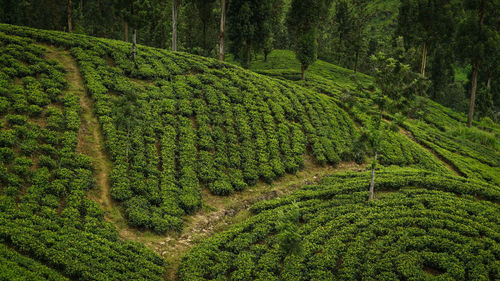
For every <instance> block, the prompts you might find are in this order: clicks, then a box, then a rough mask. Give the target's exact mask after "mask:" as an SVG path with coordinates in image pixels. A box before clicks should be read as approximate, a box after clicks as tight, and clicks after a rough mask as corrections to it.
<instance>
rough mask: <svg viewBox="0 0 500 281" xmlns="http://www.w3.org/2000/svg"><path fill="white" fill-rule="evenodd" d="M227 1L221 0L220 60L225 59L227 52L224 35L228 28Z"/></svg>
mask: <svg viewBox="0 0 500 281" xmlns="http://www.w3.org/2000/svg"><path fill="white" fill-rule="evenodd" d="M226 1H227V0H220V33H219V60H221V61H224V60H225V58H226V54H225V53H224V37H225V35H226V34H225V30H226Z"/></svg>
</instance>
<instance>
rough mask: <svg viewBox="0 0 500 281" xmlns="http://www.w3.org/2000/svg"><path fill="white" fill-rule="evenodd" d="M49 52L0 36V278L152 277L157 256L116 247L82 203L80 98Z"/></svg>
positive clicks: (93, 208)
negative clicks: (78, 146) (78, 148)
mask: <svg viewBox="0 0 500 281" xmlns="http://www.w3.org/2000/svg"><path fill="white" fill-rule="evenodd" d="M49 53H51V51H50V52H49V50H48V49H46V48H45V47H43V46H40V45H37V44H34V42H33V41H32V40H30V39H26V38H22V37H18V36H11V35H6V34H4V33H2V32H0V121H1V122H0V128H1V130H0V242H1V243H2V245H1V253H2V254H1V259H2V270H1V276H2V279H5V280H19V279H23V278H26V279H30V280H66V279H67V278H68V279H72V280H105V279H114V280H130V279H147V280H161V279H162V278H161V274H162V272H163V270H164V268H163V264H164V262H163V260H161V259H160V258H159V257H157V256H155V255H154V254H153V253H152V252H151V251H150V250H148V249H146V248H145V247H144V246H142V245H140V244H136V243H130V242H122V241H119V240H118V233H117V231H116V230H115V228H114V226H113V225H111V224H110V223H108V222H106V221H105V220H104V218H103V217H104V213H103V211H102V210H101V209H100V207H99V206H98V205H97V204H96V203H95V202H94V201H92V200H89V199H88V198H87V195H86V192H87V191H89V190H90V189H92V188H93V185H94V181H93V177H92V159H91V158H90V157H89V156H87V155H83V154H80V153H77V152H76V148H77V145H78V142H79V139H78V138H79V128H80V106H79V98H80V95H82V94H84V92H82V91H81V90H79V89H75V88H72V87H68V81H70V80H71V75H72V73H69V72H66V68H65V66H64V65H62V64H60V63H59V62H58V61H57V60H55V59H53V58H48V54H49ZM5 260H7V262H6V263H4V262H3V261H5Z"/></svg>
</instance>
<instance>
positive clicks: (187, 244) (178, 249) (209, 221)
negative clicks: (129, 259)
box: [119, 157, 365, 280]
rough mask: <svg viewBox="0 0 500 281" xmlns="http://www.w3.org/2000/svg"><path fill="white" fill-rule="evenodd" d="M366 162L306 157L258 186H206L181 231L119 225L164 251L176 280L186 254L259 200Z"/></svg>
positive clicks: (130, 235)
mask: <svg viewBox="0 0 500 281" xmlns="http://www.w3.org/2000/svg"><path fill="white" fill-rule="evenodd" d="M364 170H365V165H357V164H355V163H346V162H342V163H339V165H337V166H336V167H333V166H319V165H316V164H314V163H313V161H312V160H311V159H310V158H308V157H306V159H305V167H304V169H303V170H301V171H299V172H297V174H296V175H290V174H286V175H284V176H283V177H281V178H280V179H278V180H277V181H275V182H274V183H272V184H265V183H259V184H257V185H256V186H252V187H249V188H248V189H246V190H244V191H241V192H236V193H234V194H232V195H230V196H214V195H212V194H210V192H209V191H208V190H206V189H205V190H203V192H202V197H203V206H202V208H201V209H200V210H199V211H198V212H196V213H195V214H193V215H190V216H186V217H185V218H184V229H183V231H182V232H181V233H177V232H172V233H167V234H165V235H155V234H154V233H152V232H150V231H139V230H136V229H132V228H128V227H124V228H120V227H119V233H120V237H121V238H122V239H124V240H132V241H137V242H140V243H143V244H144V245H146V246H147V247H149V248H151V249H153V250H154V251H155V252H157V253H158V254H159V255H161V256H162V257H163V258H164V259H165V260H166V262H167V275H166V276H167V280H175V279H176V276H175V274H176V272H177V268H178V266H179V265H180V262H181V258H182V256H183V255H184V254H185V253H186V252H187V251H189V249H191V248H192V247H193V246H194V245H196V244H197V243H198V242H200V241H202V240H203V239H205V238H207V237H209V236H212V235H214V234H216V233H219V232H221V231H224V230H226V229H227V228H229V227H230V226H231V225H234V224H235V223H239V222H242V221H244V220H245V219H246V218H248V217H249V216H250V213H249V211H248V209H249V208H250V207H251V206H252V205H253V204H254V203H256V202H258V201H261V200H270V199H273V198H277V197H282V196H285V195H287V194H290V193H291V192H293V191H295V190H297V189H298V188H300V187H301V186H303V185H307V184H314V183H317V182H318V181H319V180H320V179H321V178H322V177H324V176H327V175H330V174H334V173H338V172H344V171H364Z"/></svg>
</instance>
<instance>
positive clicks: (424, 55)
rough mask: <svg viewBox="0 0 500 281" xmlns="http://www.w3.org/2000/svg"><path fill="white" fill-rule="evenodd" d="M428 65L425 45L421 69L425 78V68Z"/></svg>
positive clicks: (425, 44)
mask: <svg viewBox="0 0 500 281" xmlns="http://www.w3.org/2000/svg"><path fill="white" fill-rule="evenodd" d="M426 65H427V43H424V49H423V50H422V66H421V67H420V74H422V76H424V77H425V67H426Z"/></svg>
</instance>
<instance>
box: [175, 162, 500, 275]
mask: <svg viewBox="0 0 500 281" xmlns="http://www.w3.org/2000/svg"><path fill="white" fill-rule="evenodd" d="M368 184H369V174H368V173H345V174H337V175H332V176H330V177H326V178H325V179H324V180H323V181H322V182H321V183H320V184H318V185H310V186H304V187H303V188H302V189H301V190H300V191H297V192H296V193H294V194H292V195H290V196H288V197H284V198H281V199H276V200H271V201H265V202H259V203H257V204H255V205H254V206H253V207H252V208H251V211H252V213H254V214H255V215H254V216H253V217H251V218H249V219H247V220H246V221H245V222H243V223H240V224H237V225H235V226H234V227H232V228H231V229H230V230H228V231H226V232H223V233H221V234H219V235H215V236H214V237H212V238H210V239H208V240H206V241H204V242H203V243H201V245H199V246H197V247H195V248H194V249H193V250H192V251H191V252H190V253H189V254H187V255H186V256H185V258H184V260H183V263H182V265H181V268H180V279H181V280H214V279H221V280H497V279H498V278H500V273H499V270H498V269H499V251H498V250H499V245H500V244H499V242H500V237H499V236H498V234H499V233H500V224H499V216H498V214H499V212H500V208H499V205H498V203H499V199H500V189H499V188H498V186H492V185H488V184H484V183H482V182H479V181H473V180H464V179H463V178H457V177H453V176H449V177H448V176H446V177H443V176H442V175H439V174H435V173H430V172H426V171H420V170H395V169H392V170H387V171H381V172H379V176H378V184H377V187H378V192H379V195H378V197H379V199H378V200H375V201H371V202H369V201H367V198H368V191H367V190H366V187H367V186H368Z"/></svg>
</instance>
